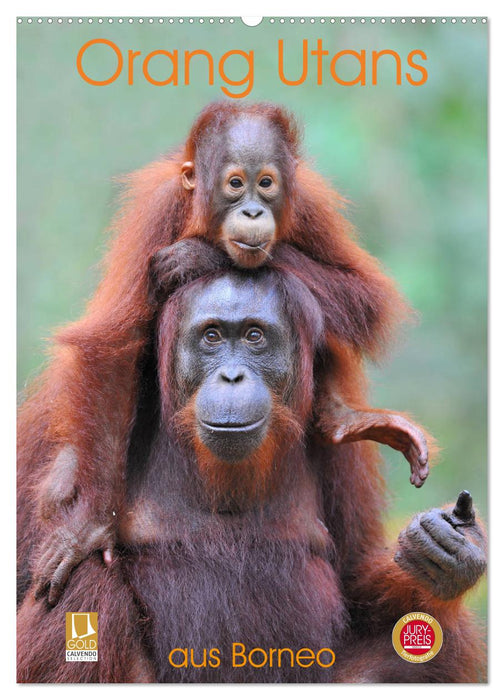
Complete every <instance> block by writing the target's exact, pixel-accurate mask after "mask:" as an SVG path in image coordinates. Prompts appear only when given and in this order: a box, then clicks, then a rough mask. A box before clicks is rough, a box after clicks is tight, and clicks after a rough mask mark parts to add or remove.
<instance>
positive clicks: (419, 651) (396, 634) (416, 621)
mask: <svg viewBox="0 0 504 700" xmlns="http://www.w3.org/2000/svg"><path fill="white" fill-rule="evenodd" d="M392 644H393V645H394V649H395V650H396V652H397V653H398V654H399V656H400V657H401V658H402V659H404V660H405V661H409V663H412V664H423V663H425V662H426V661H430V660H431V659H433V658H434V657H435V656H436V654H437V653H438V652H439V650H440V649H441V647H442V645H443V630H442V629H441V625H440V624H439V622H438V621H437V620H436V619H435V618H433V617H432V616H431V615H427V613H423V612H412V613H408V614H407V615H404V616H403V617H401V619H400V620H398V621H397V622H396V624H395V626H394V630H393V632H392Z"/></svg>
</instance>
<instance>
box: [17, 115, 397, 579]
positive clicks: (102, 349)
mask: <svg viewBox="0 0 504 700" xmlns="http://www.w3.org/2000/svg"><path fill="white" fill-rule="evenodd" d="M239 113H240V114H243V113H244V114H251V115H261V116H262V117H264V118H266V119H267V120H268V121H269V123H270V124H271V125H273V126H274V128H276V129H277V130H278V132H279V134H280V135H281V137H282V140H281V143H282V148H283V155H284V159H283V162H284V166H283V167H284V170H285V172H284V177H283V180H284V183H285V189H286V192H285V201H286V206H285V207H284V212H283V219H282V221H281V223H280V227H279V229H280V230H279V236H278V237H279V240H281V241H286V242H289V243H291V244H292V245H294V246H295V247H296V248H298V249H300V250H302V251H304V252H305V253H306V254H307V256H308V258H307V261H306V263H307V264H306V267H305V269H304V270H298V271H297V272H298V274H299V275H300V277H301V279H302V280H303V281H304V282H305V283H307V284H308V286H309V288H310V289H312V290H313V291H315V292H316V294H317V296H318V298H319V299H320V300H321V303H322V305H323V307H324V310H325V312H326V316H327V318H328V319H329V320H330V321H331V323H329V324H328V333H329V334H331V335H335V336H336V337H337V338H338V339H339V342H340V343H342V344H343V345H344V346H345V347H350V348H354V350H355V352H356V353H357V355H358V356H359V357H360V355H361V354H362V353H367V354H368V355H370V356H371V357H373V358H376V357H378V356H379V354H380V352H381V351H382V350H383V348H384V347H385V345H386V343H387V342H388V341H389V340H390V337H391V334H392V331H393V328H394V327H395V325H396V323H397V321H398V320H400V319H401V318H403V317H404V313H405V306H404V303H403V301H402V299H401V298H400V296H399V294H398V293H397V291H396V289H395V287H394V285H393V283H392V282H391V281H390V280H389V279H388V278H387V277H386V276H385V275H384V274H383V272H382V271H381V269H380V267H379V265H378V263H377V262H376V261H375V260H374V259H373V258H371V256H369V255H368V254H367V253H366V252H365V251H363V250H362V249H361V248H360V247H359V246H358V244H357V243H356V242H355V240H354V239H353V232H352V230H351V227H350V224H349V223H348V222H347V221H346V219H345V218H344V217H343V215H342V214H341V207H342V205H343V203H344V202H343V200H342V199H341V198H340V197H339V196H338V195H337V194H336V193H335V192H334V190H333V189H331V188H330V187H329V186H328V185H327V184H325V183H324V182H323V180H322V178H321V177H320V176H319V175H317V174H315V173H313V172H312V171H311V170H310V169H309V168H308V166H307V165H306V164H305V163H304V162H303V161H302V160H301V158H300V154H299V134H298V130H297V128H296V125H295V122H294V121H293V120H292V119H291V118H290V117H289V116H288V115H286V113H285V112H284V110H282V109H281V108H280V107H277V106H273V105H262V104H260V105H247V106H238V105H235V104H234V103H233V104H231V103H222V104H215V105H210V106H209V107H208V108H207V109H205V110H204V112H203V113H202V115H201V116H200V118H199V119H198V120H197V121H196V122H195V125H194V126H193V128H192V130H191V133H190V135H189V138H188V140H187V143H186V145H185V148H184V149H182V150H181V151H177V152H175V153H174V154H172V155H170V156H168V157H166V158H163V159H161V160H159V161H158V162H155V163H152V164H151V165H148V166H147V167H146V168H143V169H142V170H140V171H138V172H136V173H133V174H132V175H130V176H129V177H127V178H125V184H126V190H125V194H124V197H123V207H122V209H121V210H120V212H119V214H118V216H117V217H116V220H115V222H114V225H113V230H114V231H115V232H116V234H117V235H116V237H115V239H114V240H113V242H112V245H111V248H110V251H109V253H108V255H107V257H106V259H105V274H104V277H103V281H102V282H101V284H100V286H99V287H98V289H97V291H96V293H95V295H94V297H93V299H92V300H91V302H90V304H89V306H88V308H87V311H86V314H85V315H84V316H83V318H82V319H81V320H79V321H77V322H75V323H73V324H71V325H69V326H68V327H66V328H64V329H63V330H62V331H60V332H59V333H58V334H57V335H56V338H55V346H54V349H53V351H52V361H51V362H50V364H49V366H48V368H47V370H46V371H45V372H44V374H43V375H42V376H41V377H40V378H39V380H38V382H37V383H36V384H35V387H34V390H32V392H31V397H30V398H28V400H26V401H25V402H24V404H23V406H22V408H21V411H20V417H19V433H18V434H19V447H18V450H19V471H18V474H19V479H20V480H24V479H30V480H31V481H33V473H34V470H39V469H40V468H42V467H45V469H46V470H47V472H50V469H51V461H52V460H53V459H54V457H55V455H56V454H57V453H58V450H59V449H60V448H61V447H62V446H64V445H66V444H72V445H74V447H75V448H76V451H77V455H78V470H77V474H76V484H75V485H76V493H77V494H78V499H79V500H80V506H81V508H82V509H86V508H87V510H88V516H89V517H88V518H87V519H88V520H93V519H94V520H98V521H99V522H103V521H110V520H111V518H112V515H111V514H112V512H113V511H114V512H118V511H119V510H120V509H121V503H122V498H123V479H124V468H125V456H126V449H127V444H128V435H129V432H130V429H131V425H132V421H133V419H134V413H135V404H136V394H137V381H138V374H137V365H138V361H139V358H140V357H141V356H142V353H143V351H144V348H145V346H146V343H147V340H148V336H149V323H150V321H151V319H152V317H153V315H154V312H155V305H153V304H152V301H151V299H150V297H149V293H148V291H149V261H150V259H151V257H152V255H153V254H154V253H155V252H156V251H158V250H159V249H161V248H163V247H164V246H167V245H169V244H171V243H173V242H174V241H177V240H179V239H181V238H184V237H191V236H195V235H200V236H207V235H208V229H209V219H210V218H211V212H210V189H209V188H210V187H211V184H212V182H213V180H212V178H214V177H215V175H216V172H215V169H216V168H217V167H218V164H219V160H218V155H217V157H212V155H211V154H210V156H208V154H207V156H205V157H206V158H207V162H206V163H205V165H206V166H208V171H209V172H208V173H207V177H206V178H205V179H204V180H203V185H202V186H200V187H197V188H196V190H195V191H194V192H188V191H186V190H185V189H184V188H183V186H182V184H181V175H180V173H181V166H182V163H184V162H185V161H187V160H188V159H194V158H195V157H196V152H197V148H198V144H199V143H200V141H201V140H202V135H203V134H205V133H206V134H207V135H208V133H209V132H210V133H212V132H213V133H216V134H217V133H219V130H221V129H222V128H223V127H224V126H225V124H227V123H229V121H230V120H231V119H233V118H234V117H235V116H236V115H237V114H239ZM212 169H213V170H212ZM287 264H288V261H287ZM334 359H335V367H334V369H333V370H332V371H333V373H334V374H335V375H336V377H337V379H336V383H339V382H340V381H344V382H345V383H346V384H353V382H352V381H349V382H346V380H345V379H343V378H342V372H341V371H340V370H339V358H338V357H336V358H334ZM352 393H353V394H354V395H355V399H356V401H355V402H351V403H350V405H351V406H355V405H360V406H362V405H364V401H363V396H362V395H360V396H359V397H357V393H356V391H355V389H352ZM345 398H346V397H345ZM348 398H349V399H350V398H351V397H350V396H348ZM318 412H319V413H320V414H321V415H322V416H323V414H324V410H323V405H322V406H321V407H320V410H319V411H318ZM34 450H35V451H34ZM40 497H41V498H43V494H41V496H40ZM44 512H45V513H47V512H51V507H49V508H47V507H45V508H44ZM52 514H53V523H54V524H58V523H59V524H63V525H65V523H68V522H69V519H71V513H70V512H69V511H68V509H65V508H63V507H60V505H59V504H57V503H56V504H54V505H53V507H52ZM21 522H22V521H21ZM29 540H30V538H29V537H28V538H27V541H25V539H24V535H23V534H22V535H21V545H20V547H21V549H20V551H21V553H22V559H23V566H24V567H25V571H24V578H29V573H28V570H27V565H28V561H29V560H30V554H29V553H30V550H31V544H30V541H29Z"/></svg>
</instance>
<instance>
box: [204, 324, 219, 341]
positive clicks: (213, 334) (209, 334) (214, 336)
mask: <svg viewBox="0 0 504 700" xmlns="http://www.w3.org/2000/svg"><path fill="white" fill-rule="evenodd" d="M203 338H204V340H205V341H206V342H207V343H209V344H210V345H216V344H217V343H220V342H221V341H222V335H221V334H220V331H219V329H218V328H214V327H213V326H212V327H211V328H207V329H206V331H205V332H204V333H203Z"/></svg>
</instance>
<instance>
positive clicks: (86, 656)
mask: <svg viewBox="0 0 504 700" xmlns="http://www.w3.org/2000/svg"><path fill="white" fill-rule="evenodd" d="M65 650H66V660H67V661H98V613H95V612H67V613H66V644H65Z"/></svg>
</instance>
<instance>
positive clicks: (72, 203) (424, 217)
mask: <svg viewBox="0 0 504 700" xmlns="http://www.w3.org/2000/svg"><path fill="white" fill-rule="evenodd" d="M96 38H107V39H110V40H112V41H114V42H115V43H116V44H117V45H118V46H119V48H120V49H121V51H122V52H123V54H124V56H125V59H126V57H127V51H128V50H129V49H132V50H136V51H141V52H142V57H140V59H139V61H141V60H142V58H143V57H144V56H145V55H146V54H148V53H149V52H151V51H153V50H157V49H165V50H168V51H171V50H173V49H178V50H179V52H180V53H181V54H183V51H185V50H189V51H194V50H196V49H205V50H207V51H209V52H210V53H212V54H213V56H214V59H215V62H216V64H217V61H218V59H219V57H220V56H221V55H222V54H223V53H224V51H227V50H230V49H241V50H244V51H252V50H253V51H254V52H255V61H254V63H255V75H254V86H253V89H252V91H251V93H250V95H249V96H248V97H247V98H245V99H247V100H271V101H275V102H280V103H282V104H284V105H286V106H287V107H288V108H290V109H292V110H293V111H294V112H295V113H296V115H297V116H298V117H299V119H300V120H301V122H302V123H304V124H305V144H306V153H307V154H308V155H309V156H310V158H311V159H312V160H313V163H314V165H315V167H316V168H317V169H318V170H320V171H321V172H322V173H323V174H324V175H325V176H327V177H328V178H329V179H330V180H331V181H332V182H333V184H334V185H335V186H336V187H337V188H338V189H339V190H340V191H341V192H342V193H343V194H344V195H345V196H346V197H348V198H349V199H350V200H351V202H352V205H351V207H350V211H349V215H350V218H351V219H352V221H353V222H354V223H355V224H356V226H357V228H358V229H359V231H360V232H361V241H362V243H363V245H364V246H365V247H366V248H367V249H368V250H369V251H370V252H372V253H373V254H374V255H376V256H377V257H378V258H379V259H380V260H381V261H382V262H383V264H384V265H385V267H386V268H387V270H388V271H389V272H390V274H391V275H392V276H393V277H394V278H395V279H396V280H397V282H398V284H399V285H400V287H401V288H402V290H403V291H404V293H405V295H406V297H407V298H408V299H409V300H410V302H411V304H412V305H413V306H414V308H415V309H417V310H418V312H419V322H418V324H417V325H416V326H414V327H410V328H408V329H407V332H406V333H405V334H404V339H403V341H402V342H401V343H400V344H399V345H398V347H397V349H396V352H395V353H394V354H393V356H392V357H391V358H390V361H389V362H388V363H387V365H386V366H384V367H379V368H376V367H372V368H370V375H371V378H372V383H373V384H372V387H373V402H374V404H375V405H378V406H384V407H389V408H394V409H397V410H402V411H408V412H410V413H411V414H413V415H414V416H416V418H417V419H418V420H419V421H420V422H421V423H423V424H424V425H426V426H427V427H428V428H429V429H430V430H431V432H432V433H433V434H434V435H435V437H436V438H437V440H438V442H439V445H440V446H441V448H442V459H441V463H440V464H439V465H438V466H437V467H436V468H435V469H434V471H433V472H432V474H431V476H430V477H429V479H428V480H427V482H426V484H425V485H424V487H423V488H422V489H421V490H416V489H414V488H413V487H412V486H410V484H409V481H408V474H409V471H408V466H407V463H406V462H405V461H404V459H403V458H402V456H400V455H397V454H396V453H394V452H393V451H392V450H386V449H384V451H383V454H384V457H385V459H386V467H385V468H386V470H387V482H388V484H389V485H390V493H391V496H390V513H389V521H388V524H389V528H390V532H391V534H395V533H396V532H397V530H398V529H399V527H400V526H402V524H403V523H404V522H405V521H406V520H407V519H408V517H409V516H410V515H411V513H413V512H414V511H418V510H422V509H427V508H429V507H432V506H434V505H438V504H441V503H444V502H447V501H453V500H454V499H455V498H456V496H457V494H458V492H459V491H460V490H462V489H469V490H470V491H471V492H472V494H473V496H474V499H475V502H476V504H477V506H478V508H479V509H480V512H481V513H482V515H483V516H485V517H486V512H487V428H486V426H487V387H486V381H487V375H486V372H487V339H486V333H487V252H488V251H487V28H486V25H484V24H482V23H481V20H480V21H478V22H477V23H476V24H472V23H467V24H465V25H463V24H462V23H461V22H460V20H458V21H457V23H455V24H450V23H449V24H444V25H441V24H440V22H439V20H438V23H437V24H436V25H433V24H432V23H431V22H430V21H428V22H427V23H425V24H422V23H421V22H420V20H417V21H416V23H415V24H412V23H411V22H410V21H408V23H407V24H405V25H402V24H399V23H397V24H395V25H393V24H391V23H390V21H388V22H387V23H385V24H380V23H377V24H371V23H370V22H369V20H367V22H366V23H365V24H361V23H356V24H350V22H349V20H347V22H346V23H345V24H344V25H342V24H341V23H340V22H339V20H337V21H336V23H334V24H331V23H330V20H329V19H325V21H323V22H321V21H320V19H318V20H316V22H314V23H313V24H311V23H310V22H309V20H307V21H306V23H304V24H301V23H300V22H299V21H296V22H295V23H293V24H291V23H290V22H288V21H287V22H285V23H283V24H281V23H280V22H279V21H278V19H277V20H276V21H275V22H274V23H273V24H272V23H271V22H270V21H269V20H268V19H264V20H263V22H262V23H261V24H260V25H259V26H258V27H254V28H249V27H246V26H244V25H243V23H242V22H241V21H240V20H239V19H236V20H235V21H234V22H233V23H231V22H230V21H229V19H228V20H226V22H225V23H224V24H219V23H218V20H215V22H214V23H213V24H211V23H210V22H209V19H208V18H206V19H205V21H204V22H203V23H199V21H198V20H195V22H194V23H193V24H189V22H188V20H187V19H186V20H185V21H184V23H182V24H181V23H179V21H178V20H177V19H176V20H175V22H174V23H173V24H169V22H168V20H167V19H165V21H164V23H163V24H160V23H159V22H158V21H157V20H156V21H155V22H154V23H153V24H150V23H148V20H145V21H144V23H142V24H140V23H139V22H138V20H135V21H134V22H133V23H132V24H130V23H128V18H125V19H124V21H123V23H122V24H120V23H118V21H117V19H115V20H114V22H113V23H112V24H109V23H108V22H107V21H106V20H105V21H104V22H103V24H98V23H97V20H96V19H95V20H94V22H93V23H92V24H89V22H88V21H87V19H85V20H84V22H83V23H82V24H79V23H78V22H77V20H76V19H74V21H73V22H72V24H71V25H70V24H68V22H67V20H64V23H63V24H62V25H59V24H57V23H56V21H54V22H53V23H52V24H48V23H47V20H45V21H44V22H43V23H42V24H38V23H36V22H33V23H32V24H28V23H27V22H26V20H24V21H23V22H22V23H21V24H19V25H18V127H19V128H18V154H19V155H18V224H19V232H18V324H19V325H18V384H19V389H20V390H22V388H23V387H24V386H25V383H26V382H27V381H29V380H30V379H31V378H33V377H34V376H35V375H36V373H37V371H38V370H39V369H40V367H41V365H42V363H43V361H44V348H45V347H46V340H45V339H47V338H48V337H49V336H50V335H51V333H52V331H53V329H54V328H55V327H56V326H58V325H59V324H62V323H65V322H67V321H70V320H72V319H75V318H77V317H78V316H79V315H80V314H81V313H82V311H83V309H84V305H85V301H86V299H88V298H89V297H90V295H91V294H92V291H93V289H94V287H95V285H96V282H97V279H98V276H99V269H98V266H97V263H98V262H99V260H100V259H101V257H102V254H103V252H104V249H105V243H106V228H107V225H108V223H109V221H110V218H111V215H112V213H113V211H114V197H115V195H116V194H117V192H116V190H115V187H114V184H113V178H114V176H117V175H120V174H123V173H125V172H128V171H130V170H133V169H136V168H138V167H140V166H142V165H144V164H146V163H148V162H149V161H151V160H153V159H155V158H156V157H157V156H158V155H159V154H161V153H163V152H166V151H167V150H170V149H171V148H172V147H174V146H176V145H177V144H179V143H180V142H182V141H183V140H184V139H185V136H186V134H187V131H188V128H189V125H190V123H191V122H192V120H193V119H194V117H195V115H196V114H197V112H198V111H199V110H200V109H201V108H202V107H203V106H204V105H206V104H207V103H208V102H209V101H211V100H215V99H223V98H224V95H223V93H222V91H221V89H220V86H221V84H222V83H221V81H220V79H219V77H218V75H217V76H216V79H215V84H214V85H213V86H209V85H208V68H207V64H206V61H205V60H203V59H196V60H194V61H193V62H192V64H191V84H190V85H188V86H185V85H183V79H181V80H180V81H179V83H180V84H179V85H178V86H177V87H174V86H171V85H170V86H166V87H155V86H153V85H150V84H149V83H148V82H146V81H145V79H144V78H143V75H142V72H141V63H139V62H137V63H136V64H135V77H134V85H128V80H127V64H126V60H125V67H124V69H123V72H122V74H121V76H120V77H119V78H118V79H117V81H115V82H114V83H113V84H111V85H108V86H106V87H96V86H92V85H89V84H87V83H86V82H85V81H83V80H82V79H81V78H80V77H79V75H78V72H77V70H76V63H75V61H76V56H77V53H78V51H79V49H80V47H81V46H82V45H83V44H84V43H85V42H86V41H88V40H90V39H96ZM280 38H282V39H284V43H285V74H286V76H287V77H290V78H291V79H294V78H296V77H299V76H300V74H301V45H302V40H303V39H307V40H308V42H309V49H310V50H313V49H315V48H316V41H317V39H318V38H320V39H322V40H323V45H324V49H326V50H328V51H329V54H330V56H329V60H330V58H331V57H332V55H333V54H334V53H336V52H337V51H341V50H343V49H353V50H355V51H360V50H362V49H365V50H366V51H367V52H368V54H369V57H370V53H371V51H373V50H377V51H379V50H383V49H392V50H395V51H397V52H398V53H399V55H400V56H401V57H402V59H403V63H404V66H403V71H402V72H403V84H402V85H401V86H398V85H396V84H395V64H394V61H393V60H392V59H391V58H383V59H381V60H380V63H379V69H378V85H376V86H373V85H371V79H370V73H369V74H368V81H367V82H368V84H367V85H366V86H355V87H343V86H340V85H338V84H336V83H335V82H334V81H333V80H332V79H331V77H330V74H329V61H328V59H327V58H325V59H324V64H323V65H324V84H323V85H322V86H320V85H317V81H316V75H317V74H316V59H315V57H311V56H310V59H309V73H308V77H307V79H306V81H305V82H304V83H303V84H302V85H300V86H298V87H288V86H285V85H283V84H282V83H281V82H280V81H279V79H278V72H277V43H278V39H280ZM414 49H421V50H423V51H424V52H425V53H426V54H427V57H428V60H427V62H426V63H425V66H426V67H427V70H428V74H429V77H428V80H427V82H426V83H425V84H424V85H423V86H419V87H413V86H411V85H409V83H408V82H407V81H406V80H405V78H404V74H405V72H406V70H408V68H407V66H406V57H407V55H408V53H409V51H411V50H414ZM84 65H85V68H86V70H87V71H88V74H89V75H90V76H95V77H96V78H97V79H102V78H104V77H107V76H108V75H110V74H111V73H113V71H114V70H115V66H116V58H115V56H114V54H113V53H112V51H111V50H110V49H107V48H103V47H97V48H95V49H93V50H90V51H88V52H87V54H86V57H85V63H84ZM340 65H341V76H342V77H346V79H351V78H353V77H354V76H355V74H356V71H355V63H353V64H352V63H351V62H348V63H347V66H346V69H344V68H343V62H342V63H341V64H340ZM181 66H183V61H182V56H181ZM369 66H370V63H368V67H369ZM245 68H246V66H245V63H244V60H243V59H239V58H235V59H230V60H229V61H228V63H227V64H226V69H227V71H228V74H229V76H230V77H233V78H234V79H240V78H243V77H244V75H245V74H246V70H245ZM165 70H166V63H163V59H161V58H159V59H155V60H153V61H152V63H151V72H152V75H153V76H154V77H156V78H157V79H158V80H161V79H163V78H164V77H165V75H164V73H163V71H165ZM345 70H346V71H347V74H346V73H345ZM368 70H370V68H368ZM414 77H415V78H417V77H419V76H418V73H416V74H415V75H414ZM229 89H231V90H232V91H233V92H239V91H240V90H242V89H243V88H229ZM485 601H486V589H485V585H484V584H482V585H480V586H479V587H478V589H477V591H476V592H475V593H472V594H471V598H470V602H471V605H472V606H473V607H475V608H476V609H477V610H478V612H479V614H480V615H481V616H482V617H483V618H484V617H485V614H486V608H485Z"/></svg>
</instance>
